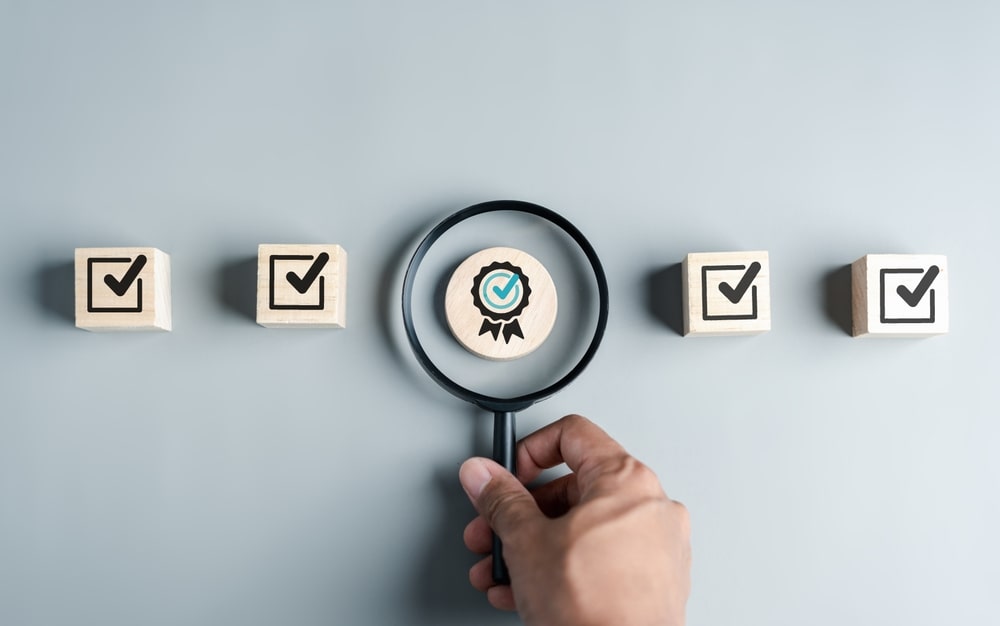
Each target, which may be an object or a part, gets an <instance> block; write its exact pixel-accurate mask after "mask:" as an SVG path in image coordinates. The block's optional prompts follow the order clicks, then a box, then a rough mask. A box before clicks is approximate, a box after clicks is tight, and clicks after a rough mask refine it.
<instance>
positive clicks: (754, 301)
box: [681, 251, 771, 336]
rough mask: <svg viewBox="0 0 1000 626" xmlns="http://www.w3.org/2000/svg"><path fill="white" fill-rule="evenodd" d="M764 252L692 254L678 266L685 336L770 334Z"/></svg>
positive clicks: (766, 257)
mask: <svg viewBox="0 0 1000 626" xmlns="http://www.w3.org/2000/svg"><path fill="white" fill-rule="evenodd" d="M770 275H771V267H770V262H769V259H768V254H767V252H764V251H751V252H695V253H691V254H688V255H687V256H686V257H685V258H684V261H683V262H682V263H681V300H682V307H683V311H684V335H685V336H688V335H694V336H712V335H753V334H757V333H763V332H766V331H769V330H771V287H770Z"/></svg>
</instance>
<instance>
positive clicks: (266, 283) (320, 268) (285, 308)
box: [257, 244, 347, 328]
mask: <svg viewBox="0 0 1000 626" xmlns="http://www.w3.org/2000/svg"><path fill="white" fill-rule="evenodd" d="M257 323H258V324H260V325H261V326H264V327H267V328H344V327H345V326H346V325H347V252H345V251H344V249H343V248H341V247H340V246H339V245H336V244H261V245H260V246H259V247H258V249H257Z"/></svg>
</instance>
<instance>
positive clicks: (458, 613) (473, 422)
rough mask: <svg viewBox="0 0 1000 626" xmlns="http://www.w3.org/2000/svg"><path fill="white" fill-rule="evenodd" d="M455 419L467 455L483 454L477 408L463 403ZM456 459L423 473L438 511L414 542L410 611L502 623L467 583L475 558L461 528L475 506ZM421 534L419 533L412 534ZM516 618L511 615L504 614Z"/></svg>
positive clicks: (485, 445)
mask: <svg viewBox="0 0 1000 626" xmlns="http://www.w3.org/2000/svg"><path fill="white" fill-rule="evenodd" d="M455 420H456V421H457V422H458V421H462V422H464V424H466V428H467V430H468V435H469V438H470V439H471V442H470V445H469V447H468V449H469V450H470V456H471V455H479V456H489V451H490V448H491V446H492V444H491V441H490V438H491V435H492V430H491V428H492V426H491V424H490V420H489V419H488V418H486V417H485V416H484V414H483V412H482V410H480V409H476V408H473V407H469V409H468V411H467V413H466V414H463V415H456V416H455ZM459 465H460V462H451V463H448V464H444V465H440V466H439V467H437V468H435V469H433V470H431V472H429V480H430V482H431V483H432V485H431V487H430V489H431V490H433V492H434V493H433V495H434V500H433V501H432V502H431V503H430V504H431V506H433V510H435V511H437V512H438V519H437V520H436V523H435V525H434V527H433V534H432V535H431V536H430V537H426V538H423V539H422V540H421V541H420V543H421V545H423V546H425V552H424V553H423V554H422V555H421V557H420V558H419V560H418V561H417V567H416V569H415V570H414V572H413V584H412V585H411V589H412V596H411V598H410V600H411V605H412V608H413V610H414V612H415V613H417V614H419V615H420V616H421V617H423V618H425V619H426V621H427V622H428V623H434V624H452V623H453V624H479V623H485V622H486V621H487V618H488V619H489V623H506V621H507V620H505V619H504V615H503V614H501V613H499V612H497V611H496V610H495V609H493V608H492V607H491V606H490V605H489V603H488V602H487V600H486V597H485V596H484V595H483V594H481V593H479V592H478V591H476V590H475V589H473V588H472V586H471V585H470V584H469V575H468V572H469V568H470V567H472V565H473V563H475V562H476V560H477V559H478V557H476V556H475V555H473V554H472V553H471V552H469V551H468V550H467V549H466V548H465V544H464V543H463V540H462V533H463V531H464V530H465V526H466V524H468V523H469V522H470V521H471V520H472V518H473V517H475V515H476V511H475V509H474V508H473V507H472V504H471V503H470V502H469V499H468V497H467V496H466V495H465V492H464V491H463V490H462V486H461V484H460V483H459V482H458V468H459ZM416 539H421V538H416ZM507 617H509V619H510V623H512V624H516V623H519V622H518V620H517V618H516V616H514V615H509V616H507Z"/></svg>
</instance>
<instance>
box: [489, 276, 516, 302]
mask: <svg viewBox="0 0 1000 626" xmlns="http://www.w3.org/2000/svg"><path fill="white" fill-rule="evenodd" d="M519 278H521V277H520V276H519V275H518V274H514V275H512V276H511V277H510V280H508V281H507V284H506V285H505V286H504V287H503V288H500V287H499V286H497V285H494V286H493V293H495V294H496V295H497V297H498V298H500V299H501V300H506V299H507V296H508V295H510V292H511V290H512V289H514V285H516V284H517V280H518V279H519Z"/></svg>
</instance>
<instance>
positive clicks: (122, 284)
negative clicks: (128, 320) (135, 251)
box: [104, 254, 146, 298]
mask: <svg viewBox="0 0 1000 626" xmlns="http://www.w3.org/2000/svg"><path fill="white" fill-rule="evenodd" d="M145 266H146V255H144V254H140V255H139V256H137V257H135V261H133V262H132V265H131V266H130V267H129V268H128V271H127V272H125V275H124V276H122V277H121V280H117V279H115V277H114V276H112V275H111V274H105V275H104V284H105V285H107V286H108V288H109V289H111V291H113V292H115V295H116V296H118V297H119V298H120V297H122V296H124V295H125V293H126V292H127V291H128V290H129V288H130V287H131V286H132V283H134V282H135V279H136V278H138V277H139V272H141V271H142V268H143V267H145Z"/></svg>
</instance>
